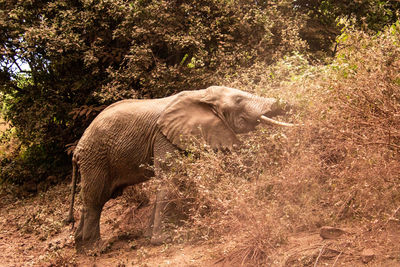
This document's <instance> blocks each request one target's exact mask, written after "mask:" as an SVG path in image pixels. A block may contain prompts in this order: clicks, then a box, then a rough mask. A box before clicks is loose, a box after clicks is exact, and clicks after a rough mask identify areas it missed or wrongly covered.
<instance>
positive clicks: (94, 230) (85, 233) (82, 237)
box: [75, 207, 102, 252]
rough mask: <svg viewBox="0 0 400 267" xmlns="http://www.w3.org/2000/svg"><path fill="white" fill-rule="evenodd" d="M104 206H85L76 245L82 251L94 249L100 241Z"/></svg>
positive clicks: (76, 233) (76, 235)
mask: <svg viewBox="0 0 400 267" xmlns="http://www.w3.org/2000/svg"><path fill="white" fill-rule="evenodd" d="M101 211H102V207H84V208H83V209H82V215H81V220H80V222H79V226H78V228H77V230H76V232H75V246H76V249H77V250H78V251H80V252H82V251H84V250H86V249H89V250H90V249H94V246H95V244H96V243H97V242H98V241H100V215H101Z"/></svg>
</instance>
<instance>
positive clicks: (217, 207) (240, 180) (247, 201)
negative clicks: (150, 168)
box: [153, 24, 400, 266]
mask: <svg viewBox="0 0 400 267" xmlns="http://www.w3.org/2000/svg"><path fill="white" fill-rule="evenodd" d="M399 31H400V29H399V24H396V25H395V26H392V27H390V28H387V29H386V30H385V31H384V32H382V33H380V34H379V35H377V36H368V35H366V34H364V33H361V32H358V31H347V32H346V33H345V34H346V36H347V37H346V38H344V36H342V37H341V39H340V40H339V41H340V43H339V48H341V49H339V50H338V56H337V57H336V58H335V59H334V60H333V61H332V62H331V63H330V64H328V65H310V64H309V63H308V61H307V59H306V58H305V57H303V56H301V55H299V54H294V55H293V56H291V57H287V58H284V59H282V60H281V61H279V62H278V63H277V64H275V65H273V66H266V65H263V64H256V65H254V66H253V67H252V68H251V69H247V70H243V71H242V72H238V73H237V74H236V75H234V76H229V77H228V76H227V77H224V78H221V80H222V81H223V82H221V83H222V84H225V85H228V86H232V87H236V88H241V89H247V91H251V92H255V93H257V94H259V95H267V96H274V97H278V98H282V99H284V100H287V101H288V102H290V103H292V104H294V105H295V106H296V109H295V110H294V114H292V116H290V117H286V118H284V119H285V120H293V121H296V122H300V123H302V126H300V127H297V128H292V129H281V128H271V127H268V128H261V130H259V131H257V132H256V133H251V134H249V135H248V136H245V137H243V138H242V140H243V144H242V145H241V146H240V147H237V148H236V149H234V150H232V151H230V152H221V151H219V152H216V151H213V150H211V149H209V148H208V147H202V148H199V147H198V146H193V147H192V148H191V150H189V152H187V155H186V156H184V157H179V159H178V160H176V162H174V164H172V165H171V166H172V173H170V174H169V175H166V177H165V181H164V182H165V183H166V184H167V186H168V187H169V188H170V191H172V192H173V193H172V194H173V196H172V199H173V201H172V203H171V207H172V206H173V208H174V212H173V214H175V215H176V214H178V216H169V217H168V218H167V224H166V229H165V230H166V231H169V232H170V234H171V236H173V241H175V242H185V241H199V240H202V241H209V242H224V243H225V244H224V249H223V250H224V251H222V250H221V251H220V254H221V255H222V256H223V259H222V260H223V261H225V262H227V263H228V264H230V265H248V266H254V265H268V264H273V262H274V260H276V259H275V258H274V257H276V255H274V253H273V252H272V251H273V250H274V249H277V248H278V247H280V246H284V245H285V242H286V240H287V238H288V236H289V235H290V234H292V233H294V232H301V231H309V230H315V229H317V228H319V227H321V226H323V225H332V226H334V225H338V226H350V227H360V228H363V229H371V228H372V227H384V225H385V223H386V222H387V220H388V219H389V218H390V217H392V216H393V215H396V212H395V211H396V210H398V207H399V206H400V184H399V173H400V172H399V171H400V163H399V162H400V161H399V148H400V130H399V129H400V101H399V100H400V82H399V81H400V75H399V71H398V70H399V69H400V60H399V55H400V47H399V44H400V38H399ZM344 40H345V41H344ZM164 182H161V181H155V182H153V188H154V186H158V185H159V184H160V183H164Z"/></svg>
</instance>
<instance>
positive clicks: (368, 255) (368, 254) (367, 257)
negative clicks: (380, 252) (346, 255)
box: [361, 248, 375, 263]
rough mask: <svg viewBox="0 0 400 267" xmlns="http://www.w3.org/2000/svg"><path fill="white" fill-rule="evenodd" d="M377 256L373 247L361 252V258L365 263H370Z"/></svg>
mask: <svg viewBox="0 0 400 267" xmlns="http://www.w3.org/2000/svg"><path fill="white" fill-rule="evenodd" d="M374 258H375V252H374V250H373V249H370V248H366V249H364V250H363V251H362V252H361V260H362V262H363V263H368V262H370V261H372V260H373V259H374Z"/></svg>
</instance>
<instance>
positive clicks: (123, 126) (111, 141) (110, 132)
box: [76, 96, 174, 167]
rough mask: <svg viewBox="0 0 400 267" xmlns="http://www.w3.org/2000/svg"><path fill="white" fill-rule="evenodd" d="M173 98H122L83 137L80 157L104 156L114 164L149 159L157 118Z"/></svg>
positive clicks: (90, 126) (91, 125)
mask: <svg viewBox="0 0 400 267" xmlns="http://www.w3.org/2000/svg"><path fill="white" fill-rule="evenodd" d="M173 98H174V97H173V96H172V97H168V98H161V99H152V100H135V99H132V100H122V101H119V102H116V103H114V104H112V105H110V106H108V107H107V108H106V109H104V110H103V111H102V112H101V113H100V114H99V115H98V116H97V117H96V118H95V119H94V120H93V122H92V123H91V124H90V125H89V127H88V128H87V129H86V131H85V132H84V134H83V135H82V137H81V139H80V140H79V142H78V145H77V149H76V151H79V154H82V155H81V157H80V158H85V159H88V160H90V159H91V158H94V157H95V158H97V159H96V160H99V159H98V158H101V160H102V161H104V162H107V164H109V165H110V166H111V165H119V164H129V162H141V163H145V162H149V161H150V160H151V157H152V156H153V155H152V150H153V141H154V140H153V139H154V138H153V136H155V134H156V131H157V119H158V118H159V116H160V115H161V113H162V112H163V110H164V109H165V107H166V106H167V105H168V104H169V103H170V101H171V100H172V99H173ZM115 167H117V166H115Z"/></svg>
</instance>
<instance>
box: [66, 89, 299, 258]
mask: <svg viewBox="0 0 400 267" xmlns="http://www.w3.org/2000/svg"><path fill="white" fill-rule="evenodd" d="M282 112H284V109H283V108H282V105H281V104H280V102H279V101H278V100H277V99H275V98H264V97H259V96H255V95H253V94H250V93H247V92H244V91H241V90H238V89H234V88H229V87H224V86H211V87H208V88H207V89H201V90H193V91H182V92H180V93H178V94H175V95H172V96H169V97H165V98H159V99H142V100H139V99H130V100H122V101H119V102H116V103H114V104H111V105H110V106H108V107H107V108H105V109H104V110H103V111H102V112H100V113H99V114H98V115H97V117H96V118H95V119H94V120H93V121H92V123H91V124H90V125H89V127H88V128H87V129H86V130H85V132H84V133H83V135H82V137H81V138H80V140H79V142H78V143H77V145H76V148H75V150H74V151H73V156H72V169H73V172H72V189H71V191H72V192H71V195H72V196H71V205H70V209H69V215H68V219H67V221H69V222H73V221H74V217H73V205H74V196H75V190H76V189H75V188H76V180H77V176H78V175H79V174H80V177H81V199H82V209H81V218H80V221H79V225H78V227H77V229H76V231H75V246H76V248H77V250H78V251H79V250H85V249H91V248H93V247H94V246H95V244H96V243H97V242H98V241H100V215H101V212H102V209H103V206H104V204H105V203H106V202H107V201H108V200H109V199H111V198H116V197H117V196H119V195H121V194H122V191H123V189H124V188H125V187H127V186H130V185H135V184H138V183H142V182H145V181H147V180H148V179H150V178H151V177H153V176H157V175H158V174H159V173H160V171H164V170H165V169H167V168H168V167H166V166H165V165H166V164H164V160H165V159H166V157H167V155H168V154H172V153H175V152H176V151H185V144H186V142H185V140H186V139H187V138H190V137H196V140H203V141H204V142H206V143H207V144H208V145H209V146H210V147H212V148H214V149H226V150H229V149H231V148H232V146H233V145H235V144H237V143H239V140H238V136H237V135H238V134H242V133H247V132H250V131H253V130H254V129H255V127H256V126H257V125H259V124H260V123H267V124H276V125H280V126H293V124H290V123H284V122H279V121H276V120H273V119H271V118H270V117H273V116H276V115H279V114H281V113H282ZM152 165H153V166H154V167H153V168H149V167H148V166H152ZM162 197H164V196H163V193H160V194H158V195H157V201H156V203H155V207H154V211H153V220H154V221H153V224H152V227H153V228H152V234H151V242H152V243H158V239H157V238H159V233H160V230H159V228H160V227H159V226H160V222H161V219H160V216H159V215H158V214H159V213H160V211H161V210H162V205H161V204H160V202H162V201H158V200H159V199H160V198H162Z"/></svg>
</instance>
